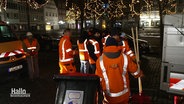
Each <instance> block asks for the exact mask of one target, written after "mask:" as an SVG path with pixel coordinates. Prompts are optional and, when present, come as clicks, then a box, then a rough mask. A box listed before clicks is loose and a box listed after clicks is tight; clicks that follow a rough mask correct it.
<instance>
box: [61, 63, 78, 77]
mask: <svg viewBox="0 0 184 104" xmlns="http://www.w3.org/2000/svg"><path fill="white" fill-rule="evenodd" d="M59 67H60V74H62V73H75V72H76V68H75V66H74V65H73V64H72V63H71V64H62V63H59Z"/></svg>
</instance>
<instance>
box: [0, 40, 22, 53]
mask: <svg viewBox="0 0 184 104" xmlns="http://www.w3.org/2000/svg"><path fill="white" fill-rule="evenodd" d="M17 49H22V42H21V41H11V42H4V43H1V44H0V53H3V52H11V51H14V50H17Z"/></svg>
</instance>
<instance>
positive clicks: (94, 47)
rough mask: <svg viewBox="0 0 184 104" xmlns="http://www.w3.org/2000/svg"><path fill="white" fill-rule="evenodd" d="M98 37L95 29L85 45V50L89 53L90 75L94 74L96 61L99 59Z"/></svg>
mask: <svg viewBox="0 0 184 104" xmlns="http://www.w3.org/2000/svg"><path fill="white" fill-rule="evenodd" d="M99 37H100V32H99V31H98V30H97V29H94V30H93V31H92V35H91V36H90V37H89V41H88V44H87V49H88V53H89V63H90V74H94V73H95V70H96V60H97V59H98V57H100V55H101V52H100V45H99V42H98V41H97V40H98V39H97V38H99Z"/></svg>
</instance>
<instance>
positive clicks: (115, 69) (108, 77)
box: [96, 46, 140, 104]
mask: <svg viewBox="0 0 184 104" xmlns="http://www.w3.org/2000/svg"><path fill="white" fill-rule="evenodd" d="M117 53H119V54H118V55H117ZM109 54H110V55H111V57H110V56H109ZM128 72H130V73H131V74H132V75H133V76H134V77H136V78H137V77H139V76H140V70H138V69H137V65H136V64H135V63H134V62H132V60H131V59H130V58H129V56H127V55H125V54H122V53H121V52H120V51H119V48H118V47H116V46H108V47H105V48H104V53H103V54H102V56H100V58H99V59H98V60H97V63H96V75H98V76H99V77H100V78H101V80H100V81H101V86H102V90H103V92H104V93H105V96H104V97H105V99H106V100H107V101H106V102H108V104H112V103H113V104H117V103H121V102H124V101H127V100H128V99H129V95H130V88H129V75H128Z"/></svg>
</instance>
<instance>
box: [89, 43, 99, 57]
mask: <svg viewBox="0 0 184 104" xmlns="http://www.w3.org/2000/svg"><path fill="white" fill-rule="evenodd" d="M89 41H90V42H92V44H93V46H94V48H95V52H94V54H99V53H100V51H99V50H97V46H96V44H98V42H97V41H94V40H89Z"/></svg>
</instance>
